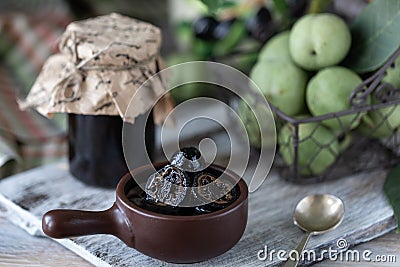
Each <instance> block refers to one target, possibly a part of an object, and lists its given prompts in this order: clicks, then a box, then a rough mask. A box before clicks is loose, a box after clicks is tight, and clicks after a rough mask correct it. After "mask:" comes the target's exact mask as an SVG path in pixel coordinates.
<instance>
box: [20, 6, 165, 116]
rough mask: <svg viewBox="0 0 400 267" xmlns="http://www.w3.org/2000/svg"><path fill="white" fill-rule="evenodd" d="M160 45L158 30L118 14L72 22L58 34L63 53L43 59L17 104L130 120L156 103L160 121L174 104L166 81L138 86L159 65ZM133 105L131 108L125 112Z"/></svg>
mask: <svg viewBox="0 0 400 267" xmlns="http://www.w3.org/2000/svg"><path fill="white" fill-rule="evenodd" d="M160 44H161V37H160V31H159V29H158V28H156V27H155V26H153V25H151V24H148V23H145V22H141V21H138V20H135V19H131V18H128V17H125V16H121V15H119V14H115V13H113V14H110V15H107V16H101V17H97V18H94V19H88V20H85V21H78V22H73V23H71V24H70V25H69V26H68V27H67V30H66V32H65V33H64V34H63V36H62V40H61V42H60V50H61V53H59V54H56V55H53V56H51V57H49V59H48V60H47V61H46V63H45V64H44V66H43V68H42V71H41V73H40V74H39V76H38V78H37V80H36V81H35V83H34V85H33V86H32V89H31V91H30V92H29V94H28V96H27V98H26V99H25V100H24V101H19V105H20V108H21V109H26V108H35V109H37V110H38V111H39V112H40V113H42V114H44V115H47V116H49V115H51V114H52V113H55V112H66V113H75V114H87V115H120V116H121V117H122V119H123V120H124V121H127V122H130V123H134V120H135V118H136V117H137V116H139V115H141V114H144V113H145V112H146V111H148V110H149V109H150V108H152V107H154V110H153V111H154V112H153V116H154V121H155V122H156V123H161V122H162V121H164V119H165V117H166V115H167V114H168V113H169V111H170V110H172V108H173V101H172V99H171V97H170V96H169V94H168V93H167V88H168V87H167V85H166V81H165V79H163V78H159V79H151V81H150V82H148V83H146V85H147V88H144V89H145V90H138V89H139V88H140V86H142V84H143V83H144V82H145V81H147V80H148V79H149V78H150V77H151V76H153V75H154V74H155V73H156V72H158V71H160V70H161V68H162V67H161V65H162V60H161V58H160V56H159V54H158V53H159V52H158V51H159V48H160ZM135 94H139V95H138V97H135V98H134V99H132V97H133V96H134V95H135ZM163 95H164V96H163ZM160 97H161V99H160V100H159V102H157V104H156V105H155V102H156V100H157V99H159V98H160ZM131 99H132V101H134V103H130V100H131ZM132 104H133V105H134V107H135V108H134V109H129V112H130V114H128V115H127V114H125V112H126V110H127V107H128V105H132ZM157 106H158V107H157Z"/></svg>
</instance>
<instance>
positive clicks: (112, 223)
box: [42, 204, 133, 245]
mask: <svg viewBox="0 0 400 267" xmlns="http://www.w3.org/2000/svg"><path fill="white" fill-rule="evenodd" d="M42 228H43V232H44V233H45V234H46V235H48V236H50V237H52V238H67V237H74V236H83V235H93V234H111V235H115V236H117V237H118V238H120V239H123V241H125V243H127V244H128V245H131V244H132V243H133V234H131V231H130V227H129V226H128V225H127V222H126V220H125V218H124V216H123V215H122V213H121V211H120V210H119V208H118V206H117V205H116V204H114V205H113V206H112V207H111V208H109V209H108V210H104V211H83V210H67V209H66V210H62V209H58V210H51V211H49V212H47V213H46V214H45V215H44V216H43V218H42Z"/></svg>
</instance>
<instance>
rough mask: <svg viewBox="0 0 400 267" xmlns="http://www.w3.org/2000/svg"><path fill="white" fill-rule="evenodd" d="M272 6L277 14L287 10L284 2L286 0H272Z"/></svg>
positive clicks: (284, 13) (284, 12) (283, 13)
mask: <svg viewBox="0 0 400 267" xmlns="http://www.w3.org/2000/svg"><path fill="white" fill-rule="evenodd" d="M273 2H274V6H275V9H276V10H277V11H278V12H279V14H281V15H282V16H283V15H286V13H287V11H288V5H287V3H286V1H282V0H274V1H273Z"/></svg>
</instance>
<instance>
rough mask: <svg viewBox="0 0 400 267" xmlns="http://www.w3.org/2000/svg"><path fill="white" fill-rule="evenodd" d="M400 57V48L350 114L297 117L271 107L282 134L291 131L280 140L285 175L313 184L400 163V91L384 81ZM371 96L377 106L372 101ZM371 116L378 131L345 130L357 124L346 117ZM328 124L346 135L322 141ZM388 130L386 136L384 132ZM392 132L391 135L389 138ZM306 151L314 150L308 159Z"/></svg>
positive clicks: (363, 88)
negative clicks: (396, 122)
mask: <svg viewBox="0 0 400 267" xmlns="http://www.w3.org/2000/svg"><path fill="white" fill-rule="evenodd" d="M399 55H400V48H399V49H398V50H397V51H396V52H395V53H394V54H393V56H392V57H391V58H390V59H389V60H388V61H387V62H386V63H385V64H384V65H383V66H382V67H381V68H380V69H379V70H378V71H376V72H375V73H374V74H372V75H371V76H369V77H368V78H367V79H365V80H364V81H363V82H362V83H361V84H359V85H358V86H357V87H356V88H355V89H354V90H353V93H352V94H351V96H350V99H349V101H350V104H351V108H350V109H348V110H344V111H341V112H337V113H328V114H324V115H321V116H316V117H307V118H294V117H291V116H288V115H286V114H285V113H283V112H282V111H280V110H279V109H278V108H276V107H275V106H273V105H270V106H271V109H272V111H273V112H274V113H275V115H276V118H277V125H278V131H280V129H279V128H281V127H286V128H287V129H286V131H289V132H290V134H289V135H287V136H289V137H287V138H286V139H285V140H282V139H281V140H279V143H280V146H279V148H278V151H279V152H278V155H277V158H276V160H275V163H274V165H275V167H277V168H278V169H279V170H280V172H281V175H282V177H284V178H285V179H287V180H290V181H293V182H297V183H312V182H318V181H323V180H327V179H332V178H338V177H343V176H347V175H350V174H355V173H358V172H366V171H370V170H374V169H379V168H387V167H390V166H393V165H394V164H396V163H399V162H400V136H399V134H400V133H399V131H398V128H399V127H400V125H399V124H400V123H399V124H397V125H395V124H393V123H391V118H392V117H393V116H396V114H394V113H395V112H398V113H399V118H398V119H397V120H399V121H400V88H395V87H394V86H393V85H391V84H388V83H384V82H383V81H382V79H383V78H384V76H385V73H386V71H387V69H388V68H391V67H393V66H394V61H395V60H396V58H397V57H399ZM371 97H373V99H374V102H373V104H370V103H369V102H368V99H369V98H371ZM368 112H373V113H374V116H375V119H376V118H378V120H376V121H375V124H374V125H373V127H372V128H368V129H364V131H360V129H359V128H356V129H351V127H349V126H347V127H346V126H345V125H352V123H350V124H349V123H347V124H345V123H344V119H346V120H348V119H349V118H351V119H352V120H353V121H357V120H360V118H361V117H362V116H364V115H365V114H366V113H368ZM368 114H369V113H368ZM391 116H392V117H391ZM328 120H331V121H332V120H335V121H337V124H338V125H340V126H341V127H340V131H335V134H334V135H332V138H327V137H326V136H325V137H324V138H322V139H321V138H320V136H318V135H320V132H321V128H324V124H325V123H326V121H328ZM283 125H285V126H283ZM301 129H307V131H301ZM383 130H384V132H385V134H382V131H383ZM388 131H389V132H390V134H387V132H388ZM304 132H306V134H304ZM365 134H366V135H367V136H365ZM368 136H369V137H368ZM379 137H381V138H379ZM278 138H279V137H278ZM305 147H307V149H308V150H307V153H306V154H307V155H306V156H305V155H304V153H302V152H303V151H302V150H304V148H305ZM282 152H283V153H282ZM284 159H285V160H284Z"/></svg>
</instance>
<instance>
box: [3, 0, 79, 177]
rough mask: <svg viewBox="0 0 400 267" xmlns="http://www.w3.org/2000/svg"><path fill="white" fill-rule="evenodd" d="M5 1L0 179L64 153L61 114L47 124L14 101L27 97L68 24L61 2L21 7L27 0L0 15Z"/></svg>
mask: <svg viewBox="0 0 400 267" xmlns="http://www.w3.org/2000/svg"><path fill="white" fill-rule="evenodd" d="M5 2H7V1H5ZM5 2H4V0H2V3H1V4H0V178H1V177H5V176H8V175H10V174H13V173H15V172H18V171H23V170H26V169H29V168H32V167H35V166H38V165H41V164H44V163H47V162H51V161H55V160H58V159H60V158H62V157H65V155H66V153H67V147H66V140H67V138H66V134H65V120H62V119H63V116H59V118H58V119H56V120H54V119H53V120H49V119H48V118H45V117H43V116H42V115H40V114H39V113H37V112H36V111H34V110H28V111H21V110H19V108H18V105H17V98H18V97H19V98H23V97H25V96H26V94H27V93H28V91H29V90H30V88H31V86H32V84H33V82H34V80H35V79H36V77H37V75H38V74H39V72H40V69H41V67H42V65H43V63H44V62H45V60H46V59H47V57H48V56H49V55H51V54H53V53H55V52H56V50H57V41H58V38H59V36H60V35H61V34H62V32H63V31H64V29H65V27H66V26H67V25H68V23H69V22H71V21H72V16H71V15H70V13H69V10H68V8H67V6H66V5H64V4H63V3H62V2H61V1H43V0H41V1H37V0H36V1H28V2H29V3H30V4H28V3H27V5H26V6H25V7H24V5H22V4H21V3H22V2H26V1H19V4H21V5H20V6H19V7H18V9H17V10H18V12H1V8H5V7H4V6H5V4H4V3H5ZM15 2H17V3H18V1H15ZM10 3H12V2H11V1H10ZM14 5H15V3H14ZM24 8H25V9H24ZM3 10H4V9H3ZM23 11H24V12H23ZM60 121H61V122H60ZM63 121H64V122H63Z"/></svg>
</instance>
